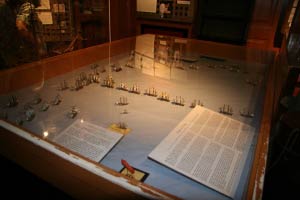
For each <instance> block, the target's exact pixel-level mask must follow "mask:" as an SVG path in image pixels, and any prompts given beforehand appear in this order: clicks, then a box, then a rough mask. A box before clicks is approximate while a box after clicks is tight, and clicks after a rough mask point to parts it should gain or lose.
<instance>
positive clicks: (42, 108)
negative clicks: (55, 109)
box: [40, 102, 50, 112]
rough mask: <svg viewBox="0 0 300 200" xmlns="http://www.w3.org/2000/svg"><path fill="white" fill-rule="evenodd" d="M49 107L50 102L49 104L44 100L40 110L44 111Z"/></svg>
mask: <svg viewBox="0 0 300 200" xmlns="http://www.w3.org/2000/svg"><path fill="white" fill-rule="evenodd" d="M49 107H50V104H49V103H48V102H44V103H43V104H42V106H41V107H40V111H41V112H45V111H47V110H48V108H49Z"/></svg>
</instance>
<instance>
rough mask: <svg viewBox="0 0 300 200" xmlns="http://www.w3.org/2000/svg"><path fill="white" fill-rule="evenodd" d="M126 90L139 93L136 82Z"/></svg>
mask: <svg viewBox="0 0 300 200" xmlns="http://www.w3.org/2000/svg"><path fill="white" fill-rule="evenodd" d="M128 92H130V93H134V94H141V91H140V88H139V86H138V85H136V84H134V85H133V86H132V87H131V88H129V90H128Z"/></svg>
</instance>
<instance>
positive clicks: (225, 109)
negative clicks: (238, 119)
mask: <svg viewBox="0 0 300 200" xmlns="http://www.w3.org/2000/svg"><path fill="white" fill-rule="evenodd" d="M219 111H220V113H222V114H225V115H232V114H233V110H232V107H231V106H230V105H226V104H224V105H223V107H220V108H219Z"/></svg>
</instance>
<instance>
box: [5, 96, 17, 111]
mask: <svg viewBox="0 0 300 200" xmlns="http://www.w3.org/2000/svg"><path fill="white" fill-rule="evenodd" d="M18 103H19V102H18V99H17V97H16V96H14V95H11V96H10V97H9V99H8V103H7V104H6V106H7V107H9V108H12V107H16V106H17V105H18Z"/></svg>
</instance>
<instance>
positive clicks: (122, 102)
mask: <svg viewBox="0 0 300 200" xmlns="http://www.w3.org/2000/svg"><path fill="white" fill-rule="evenodd" d="M115 104H116V105H118V106H126V105H128V101H127V97H120V99H119V101H117V102H116V103H115Z"/></svg>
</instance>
